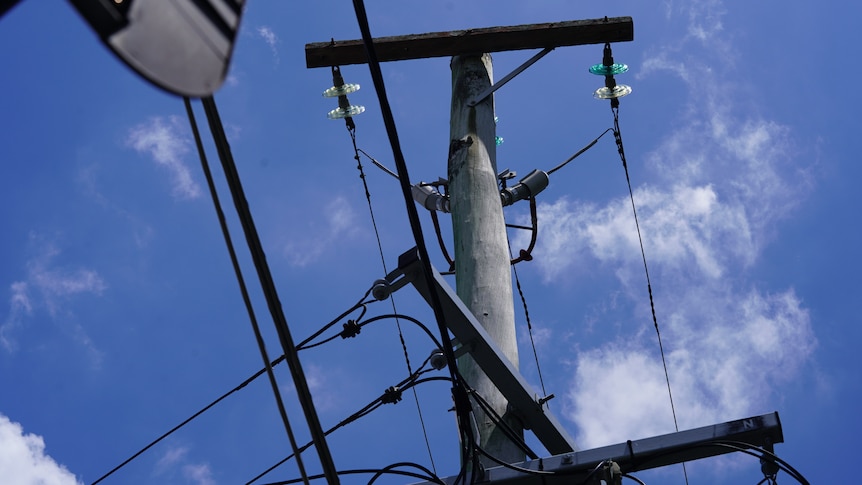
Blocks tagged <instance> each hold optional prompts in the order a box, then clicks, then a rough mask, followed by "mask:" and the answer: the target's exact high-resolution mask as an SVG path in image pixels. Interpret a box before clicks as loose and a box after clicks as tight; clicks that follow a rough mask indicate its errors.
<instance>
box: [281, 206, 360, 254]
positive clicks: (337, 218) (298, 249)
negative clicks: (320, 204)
mask: <svg viewBox="0 0 862 485" xmlns="http://www.w3.org/2000/svg"><path fill="white" fill-rule="evenodd" d="M321 217H322V219H323V227H320V226H316V227H311V228H308V229H307V230H305V231H303V237H302V238H299V239H294V240H292V241H290V242H288V243H287V244H286V245H285V248H284V255H285V256H286V257H287V259H288V261H289V262H290V264H292V265H294V266H299V267H304V266H307V265H309V264H311V263H314V262H315V261H318V260H319V259H320V257H321V256H323V255H324V254H326V252H327V251H329V250H330V249H331V248H332V246H333V244H334V243H336V242H337V241H339V240H340V239H342V238H344V237H346V236H349V235H351V234H355V233H356V231H357V228H356V225H355V220H356V213H355V212H354V210H353V208H352V207H351V206H350V203H349V202H348V201H347V199H345V198H344V197H336V198H335V199H333V200H332V202H330V203H329V204H327V205H326V206H325V207H324V208H323V214H322V215H321Z"/></svg>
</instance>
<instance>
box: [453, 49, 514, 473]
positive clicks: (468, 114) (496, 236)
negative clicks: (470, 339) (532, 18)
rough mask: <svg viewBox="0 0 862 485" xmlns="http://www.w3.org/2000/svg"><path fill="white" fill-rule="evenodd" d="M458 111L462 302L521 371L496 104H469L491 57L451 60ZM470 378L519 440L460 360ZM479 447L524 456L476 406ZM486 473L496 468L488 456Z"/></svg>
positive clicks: (497, 399)
mask: <svg viewBox="0 0 862 485" xmlns="http://www.w3.org/2000/svg"><path fill="white" fill-rule="evenodd" d="M451 68H452V112H451V120H450V125H449V130H450V148H449V164H448V165H449V167H448V171H449V200H450V207H451V212H452V231H453V235H454V245H455V251H454V252H455V286H456V290H457V292H458V297H460V298H461V301H463V302H464V304H465V305H467V308H469V309H470V311H471V312H472V313H473V315H475V316H476V319H477V320H478V321H479V322H480V323H481V324H482V326H483V327H484V328H485V330H486V331H487V332H488V334H489V335H490V336H491V338H492V339H493V340H494V342H496V344H497V346H498V347H500V350H502V352H503V354H504V355H505V356H506V358H508V359H509V361H510V362H511V363H512V366H513V367H515V368H516V369H517V368H518V346H517V341H516V336H515V312H514V306H513V304H514V303H513V300H512V276H511V269H510V268H509V266H510V264H509V261H510V256H509V245H508V238H507V235H506V223H505V220H504V219H503V205H502V203H501V200H500V189H499V186H498V183H497V161H496V142H495V132H496V129H495V121H494V97H493V96H488V97H486V98H485V99H484V100H482V101H481V102H479V103H477V104H476V105H475V106H470V101H471V100H473V99H475V97H476V96H478V95H479V94H480V93H482V92H483V91H485V90H486V89H488V88H489V87H490V86H491V85H492V84H493V82H492V78H493V70H492V64H491V55H490V54H481V55H470V54H466V55H460V56H455V57H453V58H452V63H451ZM458 369H459V370H460V372H461V375H463V376H464V379H465V380H466V381H467V383H468V384H469V385H470V387H472V388H473V389H474V390H475V391H476V392H477V393H478V394H479V395H480V396H481V397H482V398H484V399H485V400H486V401H487V402H488V403H489V404H490V406H491V408H492V409H493V410H494V412H496V414H497V415H499V416H503V418H504V420H505V421H506V423H507V424H508V425H509V427H511V428H512V430H513V431H514V432H515V434H516V435H517V436H519V437H520V438H523V434H524V433H523V429H522V425H521V423H520V422H519V420H518V419H516V418H515V417H514V416H512V414H511V413H509V412H507V405H508V402H507V400H506V399H505V398H504V397H503V395H502V394H501V393H500V391H499V390H498V389H497V388H496V386H495V385H494V383H493V382H492V381H491V379H489V378H488V376H487V375H486V374H485V373H484V372H483V371H482V369H480V368H479V366H478V365H476V363H475V362H474V361H473V358H472V357H471V356H470V355H469V354H467V355H464V356H462V357H461V358H460V359H459V360H458ZM473 409H474V414H475V416H476V424H477V428H478V433H479V436H478V437H477V440H478V444H479V446H480V447H481V448H482V449H483V450H485V451H486V452H488V453H489V454H491V455H493V456H495V457H497V458H498V459H500V460H503V461H504V462H506V463H516V462H520V461H523V460H524V452H523V451H522V450H521V449H520V448H519V447H518V446H516V445H515V444H514V443H513V442H512V440H511V439H510V438H509V437H507V436H506V435H505V434H503V431H502V429H500V428H499V427H498V426H497V425H496V423H495V422H494V420H492V419H491V417H490V416H488V415H486V414H485V413H484V412H482V411H481V409H480V408H479V407H478V406H477V405H476V404H475V403H474V407H473ZM482 462H483V465H484V466H485V467H490V466H493V465H496V464H495V463H493V462H491V461H490V460H488V459H487V458H486V457H484V456H483V457H482Z"/></svg>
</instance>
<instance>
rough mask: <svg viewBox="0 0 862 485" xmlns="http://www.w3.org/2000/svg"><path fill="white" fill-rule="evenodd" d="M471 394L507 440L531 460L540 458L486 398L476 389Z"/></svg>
mask: <svg viewBox="0 0 862 485" xmlns="http://www.w3.org/2000/svg"><path fill="white" fill-rule="evenodd" d="M469 392H470V395H471V396H473V399H475V400H476V403H477V404H478V405H479V407H480V408H482V410H483V411H484V412H485V414H486V415H487V416H488V417H489V418H491V421H493V422H494V424H496V425H497V426H499V429H500V430H501V431H503V434H505V435H506V437H507V438H509V439H510V440H511V441H512V442H513V443H515V445H516V446H517V447H518V448H520V449H521V451H523V452H524V454H525V455H527V456H528V457H529V458H530V459H531V460H536V459H538V458H539V455H537V454H536V452H534V451H533V450H532V449H530V447H529V445H527V443H526V442H525V441H524V439H523V438H521V437H520V436H518V433H516V432H515V430H513V429H512V427H511V426H509V423H507V422H506V420H505V419H503V417H502V416H500V415H499V414H498V413H497V411H495V410H494V408H493V407H491V404H490V403H489V402H488V401H487V400H486V399H485V398H484V397H482V395H481V394H479V393H478V392H477V391H476V390H475V389H470V390H469Z"/></svg>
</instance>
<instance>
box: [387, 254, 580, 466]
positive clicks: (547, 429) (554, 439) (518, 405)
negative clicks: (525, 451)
mask: <svg viewBox="0 0 862 485" xmlns="http://www.w3.org/2000/svg"><path fill="white" fill-rule="evenodd" d="M432 272H433V275H432V276H433V278H432V279H433V281H434V288H433V289H429V288H428V286H427V284H426V283H425V281H426V280H425V278H424V276H423V274H422V264H421V263H420V261H419V256H418V253H417V251H416V248H413V249H411V250H409V251H407V252H406V253H404V254H402V255H401V256H400V257H399V258H398V268H397V269H396V270H394V271H392V272H391V273H389V274H388V275H386V280H387V281H388V282H389V284H390V287H391V289H392V291H395V290H396V289H398V288H401V287H403V286H405V285H406V284H407V283H411V284H412V285H413V287H414V288H416V291H418V292H419V294H420V295H422V297H423V298H424V299H425V301H427V302H429V304H430V301H431V295H432V293H431V291H434V292H436V293H437V296H438V297H439V299H440V303H441V305H442V306H443V315H444V316H445V319H446V326H447V327H448V328H449V330H450V331H451V332H452V334H453V335H454V336H455V338H456V339H458V342H459V343H460V344H461V346H462V347H461V349H467V352H469V353H470V355H471V357H472V358H473V360H475V361H476V364H478V365H479V367H480V368H481V369H482V370H483V371H484V372H485V374H486V375H487V376H488V377H489V378H490V379H491V381H492V382H493V383H494V385H495V386H497V389H499V390H500V392H501V393H502V394H503V396H505V398H506V399H507V400H508V401H509V405H510V406H512V407H513V408H514V409H515V410H516V412H517V415H518V417H519V418H521V419H522V420H523V424H524V428H526V429H530V430H532V431H533V433H534V434H535V435H536V437H537V438H538V439H539V441H540V442H541V443H542V445H543V446H544V447H545V448H546V449H547V450H548V452H550V453H552V454H555V455H557V454H562V453H571V452H574V451H576V450H577V449H578V448H577V446H576V445H575V441H574V439H572V437H571V436H569V434H568V433H567V432H566V430H565V429H563V427H562V425H561V424H560V423H559V421H557V419H556V418H555V417H554V416H553V415H552V414H551V413H550V412H549V411H548V410H547V409H545V408H544V407H543V406H542V404H540V403H539V401H538V399H537V396H538V394H537V393H536V392H535V391H534V390H533V388H532V387H531V386H530V385H529V384H528V383H527V381H526V380H525V379H524V378H523V376H521V374H520V373H519V372H518V370H517V369H516V368H515V367H514V366H513V365H512V363H511V362H509V359H507V358H506V357H505V356H504V355H503V353H502V351H501V350H500V348H499V347H498V346H497V344H496V343H495V342H494V341H493V340H492V339H491V337H490V336H489V335H488V333H487V332H486V331H485V329H484V328H483V327H482V325H481V324H480V323H479V321H478V320H476V317H475V316H473V314H472V313H471V312H470V310H469V309H468V308H467V306H466V305H464V302H462V301H461V299H460V298H458V295H457V294H456V293H455V291H454V290H453V289H452V288H451V287H450V286H449V284H448V283H446V280H444V279H443V276H442V275H441V274H440V273H439V272H438V271H437V270H436V269H434V268H433V267H432Z"/></svg>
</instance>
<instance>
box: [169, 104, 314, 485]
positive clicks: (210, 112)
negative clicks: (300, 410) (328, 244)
mask: <svg viewBox="0 0 862 485" xmlns="http://www.w3.org/2000/svg"><path fill="white" fill-rule="evenodd" d="M183 103H184V104H185V108H186V114H187V115H188V118H189V123H190V124H191V128H192V132H193V134H194V138H195V146H196V147H197V150H198V155H199V157H200V162H201V167H202V169H203V172H204V175H205V177H206V180H207V186H208V187H209V191H210V195H211V197H212V201H213V206H214V207H215V210H216V214H217V216H218V220H219V225H220V227H221V230H222V235H223V236H224V240H225V244H226V245H227V248H228V253H229V254H230V259H231V264H232V265H233V269H234V273H235V274H236V279H237V282H238V284H239V287H240V292H241V293H242V299H243V302H244V304H245V307H246V311H247V313H248V316H249V321H250V322H251V326H252V330H253V332H254V338H255V341H256V342H257V346H258V350H259V351H260V356H261V358H262V359H263V363H264V368H265V369H266V373H267V376H268V377H269V382H270V385H271V387H272V392H273V395H274V396H275V401H276V405H277V407H278V413H279V416H280V417H281V421H282V423H283V425H284V429H285V432H286V433H287V437H288V441H289V442H290V446H291V448H292V449H293V450H296V449H297V443H296V437H295V436H294V434H293V428H292V427H291V425H290V420H289V419H288V417H287V410H286V409H285V406H284V400H283V399H282V397H281V391H280V390H279V387H278V382H277V380H276V378H275V373H274V372H273V371H272V365H271V363H270V359H269V356H268V354H267V351H266V345H265V343H264V341H263V336H262V335H261V332H260V326H259V325H258V323H257V318H256V317H255V314H254V308H253V306H252V304H251V299H250V298H249V294H248V288H247V287H246V285H245V279H244V278H243V276H242V270H241V268H240V265H239V260H238V259H237V256H236V250H235V249H234V246H233V241H232V239H231V236H230V231H229V229H228V227H227V221H226V219H225V216H224V211H223V210H222V208H221V202H220V201H219V198H218V191H217V190H216V188H215V182H214V181H213V177H212V172H211V171H210V168H209V162H208V161H207V158H206V152H205V151H204V148H203V142H202V141H201V136H200V132H199V131H198V126H197V122H196V121H195V116H194V110H192V105H191V101H190V100H189V98H188V97H183ZM202 103H203V106H204V111H205V112H206V115H207V120H208V121H209V125H210V131H211V132H212V135H213V140H214V141H215V144H216V148H217V151H218V154H219V158H220V159H221V161H222V164H223V166H224V167H225V176H226V178H228V181H229V185H230V186H231V193H232V194H233V196H234V202H235V203H237V202H239V200H238V192H237V191H239V193H240V194H241V191H242V187H241V185H240V182H239V176H238V175H236V174H235V173H234V174H233V175H234V176H233V177H230V176H228V173H229V168H230V167H231V166H232V163H233V157H232V156H231V154H230V148H229V147H228V146H227V138H226V137H225V135H224V128H223V127H222V125H221V120H220V119H219V117H218V111H217V109H216V106H215V100H214V99H213V98H212V97H209V98H206V99H204V100H202ZM234 171H235V170H234ZM242 199H243V200H242V202H245V200H244V197H242ZM236 205H237V212H238V213H239V214H240V219H241V220H242V221H243V227H244V229H245V228H246V227H247V226H248V225H249V224H251V229H252V232H254V226H253V222H251V213H250V212H248V208H247V206H246V207H245V211H244V212H243V211H241V210H240V205H241V204H239V203H237V204H236ZM255 236H256V233H255ZM246 238H247V239H249V234H248V230H247V229H246ZM258 244H259V242H258ZM249 246H250V249H251V246H252V244H251V240H250V239H249ZM260 251H261V254H262V251H263V250H262V249H261V250H260ZM252 252H253V253H254V251H252ZM256 262H257V261H256ZM263 264H264V269H266V268H265V265H266V263H265V262H264V263H263ZM256 266H257V267H258V273H260V271H261V268H260V265H259V264H258V265H256ZM267 299H268V300H269V298H267ZM282 318H283V316H282ZM288 355H289V354H288V351H287V349H285V356H288ZM289 364H290V362H289ZM300 372H301V370H300ZM294 380H295V379H294ZM297 387H299V386H297ZM312 407H313V404H312ZM309 426H311V424H310V423H309ZM323 452H324V450H321V453H323ZM323 461H324V459H323V457H321V462H323ZM297 467H298V468H299V470H300V473H301V474H302V476H303V478H304V479H305V482H306V483H308V477H307V473H306V471H305V465H304V464H303V463H302V462H301V461H297ZM326 468H327V467H326V465H324V469H326Z"/></svg>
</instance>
